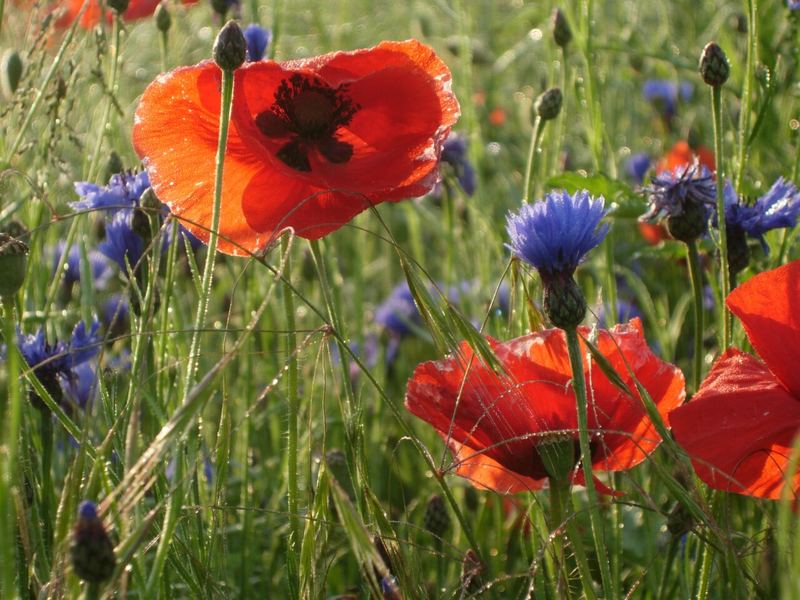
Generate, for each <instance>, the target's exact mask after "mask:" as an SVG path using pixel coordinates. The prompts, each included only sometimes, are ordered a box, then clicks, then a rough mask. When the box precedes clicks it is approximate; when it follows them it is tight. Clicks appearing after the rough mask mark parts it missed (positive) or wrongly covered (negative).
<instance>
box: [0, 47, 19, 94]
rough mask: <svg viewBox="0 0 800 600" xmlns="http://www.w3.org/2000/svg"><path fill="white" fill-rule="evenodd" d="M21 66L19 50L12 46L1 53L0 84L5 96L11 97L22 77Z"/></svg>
mask: <svg viewBox="0 0 800 600" xmlns="http://www.w3.org/2000/svg"><path fill="white" fill-rule="evenodd" d="M22 68H23V65H22V58H21V57H20V55H19V52H17V51H16V50H14V49H12V48H9V49H8V50H6V51H5V53H4V54H3V59H2V65H1V66H0V69H1V70H2V73H1V75H2V80H0V85H2V88H3V93H4V94H5V95H6V96H7V97H11V96H12V95H14V92H16V91H17V88H18V87H19V81H20V79H22Z"/></svg>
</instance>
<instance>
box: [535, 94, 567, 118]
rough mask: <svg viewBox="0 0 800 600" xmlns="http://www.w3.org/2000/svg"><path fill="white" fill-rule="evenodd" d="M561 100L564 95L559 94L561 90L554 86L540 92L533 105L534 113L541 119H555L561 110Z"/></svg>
mask: <svg viewBox="0 0 800 600" xmlns="http://www.w3.org/2000/svg"><path fill="white" fill-rule="evenodd" d="M563 101H564V97H563V96H562V95H561V90H560V89H559V88H557V87H554V88H550V89H549V90H547V91H545V92H543V93H542V94H540V95H539V97H538V98H537V99H536V103H535V104H534V105H533V106H534V109H535V110H536V114H537V115H539V117H541V119H542V120H543V121H549V120H551V119H555V118H556V117H557V116H558V113H559V112H561V103H562V102H563Z"/></svg>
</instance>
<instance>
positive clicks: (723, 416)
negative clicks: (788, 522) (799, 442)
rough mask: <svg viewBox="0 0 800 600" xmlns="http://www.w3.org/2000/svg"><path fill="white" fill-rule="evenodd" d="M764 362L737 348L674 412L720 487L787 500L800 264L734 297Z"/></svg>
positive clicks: (799, 421)
mask: <svg viewBox="0 0 800 600" xmlns="http://www.w3.org/2000/svg"><path fill="white" fill-rule="evenodd" d="M727 303H728V307H729V308H730V309H731V311H732V312H733V313H734V314H735V315H736V316H737V317H739V319H741V321H742V324H743V325H744V328H745V331H746V332H747V336H748V337H749V338H750V342H751V343H752V344H753V348H755V350H756V352H758V354H759V356H760V357H761V358H762V359H763V362H762V361H761V360H759V359H758V358H756V357H754V356H752V355H751V354H747V353H744V352H741V351H740V350H736V349H731V350H728V351H727V352H726V353H725V354H723V355H722V356H721V357H720V358H719V359H718V360H717V362H716V363H715V364H714V367H713V368H712V369H711V372H710V373H709V374H708V377H707V378H706V380H705V381H704V382H703V383H702V385H701V386H700V389H699V390H698V392H697V393H696V394H695V395H694V397H692V400H691V402H689V403H688V404H686V405H685V406H681V407H680V408H678V409H676V410H674V411H673V412H672V413H671V414H670V421H671V423H672V431H673V433H674V434H675V439H676V440H677V441H678V443H679V444H680V445H681V446H683V447H684V448H685V449H686V452H687V453H688V454H689V456H691V457H692V461H693V463H694V466H695V469H696V470H697V474H698V475H699V476H700V478H701V479H702V480H703V481H705V482H706V483H707V484H708V485H710V486H711V487H713V488H717V489H721V490H727V491H731V492H736V493H739V494H746V495H749V496H759V497H762V498H773V499H777V498H780V495H781V492H782V490H783V487H784V485H785V484H786V481H787V478H788V481H789V482H790V485H791V488H792V491H793V492H794V493H795V494H797V492H798V491H799V490H800V473H787V467H788V462H789V455H790V453H791V449H792V444H793V443H794V439H795V437H796V436H797V433H798V432H799V431H800V368H799V367H800V260H796V261H794V262H792V263H789V264H788V265H785V266H783V267H780V268H778V269H774V270H772V271H766V272H764V273H760V274H759V275H756V276H755V277H753V278H751V279H749V280H748V281H747V282H745V283H744V284H742V285H741V286H739V287H738V288H736V289H735V290H734V291H733V292H731V294H730V295H729V296H728V300H727Z"/></svg>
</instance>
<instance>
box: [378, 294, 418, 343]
mask: <svg viewBox="0 0 800 600" xmlns="http://www.w3.org/2000/svg"><path fill="white" fill-rule="evenodd" d="M375 322H376V323H377V324H378V325H380V326H381V327H382V328H383V329H384V330H386V331H387V332H388V333H389V334H390V335H393V336H397V337H405V336H407V335H410V334H411V333H412V332H413V331H414V330H415V329H416V328H418V327H420V326H421V325H422V315H420V313H419V310H418V309H417V305H416V304H415V303H414V296H413V295H412V294H411V289H410V288H409V287H408V283H407V282H405V281H404V282H402V283H400V284H398V285H396V286H395V287H394V289H392V291H391V292H390V293H389V297H388V298H386V300H384V301H383V302H382V303H381V304H380V305H379V306H378V308H376V309H375Z"/></svg>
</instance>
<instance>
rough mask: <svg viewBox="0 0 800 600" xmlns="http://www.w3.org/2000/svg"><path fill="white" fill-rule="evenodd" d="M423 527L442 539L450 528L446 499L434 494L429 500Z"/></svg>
mask: <svg viewBox="0 0 800 600" xmlns="http://www.w3.org/2000/svg"><path fill="white" fill-rule="evenodd" d="M422 526H423V527H425V529H427V530H428V531H430V532H431V533H432V534H433V535H434V536H436V537H442V535H444V533H445V532H446V531H447V530H448V529H449V528H450V515H449V514H448V513H447V506H445V503H444V499H443V498H442V497H441V496H440V495H439V494H433V495H432V496H431V497H430V498H429V499H428V504H427V506H426V507H425V516H424V518H423V520H422Z"/></svg>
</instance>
